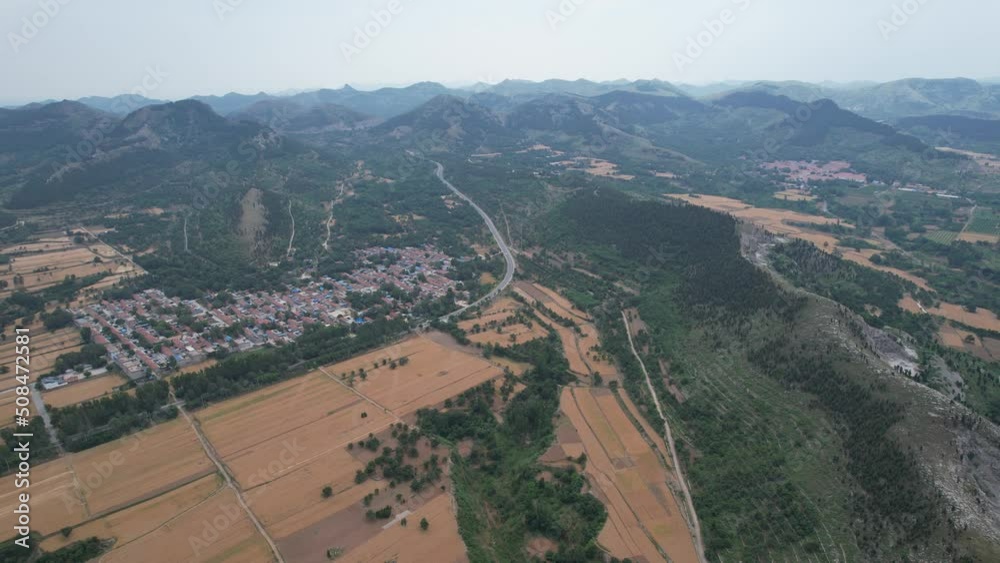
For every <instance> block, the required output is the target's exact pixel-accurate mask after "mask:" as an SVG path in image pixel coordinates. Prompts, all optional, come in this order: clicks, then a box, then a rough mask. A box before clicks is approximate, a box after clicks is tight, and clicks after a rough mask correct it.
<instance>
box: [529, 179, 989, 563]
mask: <svg viewBox="0 0 1000 563" xmlns="http://www.w3.org/2000/svg"><path fill="white" fill-rule="evenodd" d="M529 242H530V243H531V244H532V245H534V246H538V247H541V248H544V249H545V250H544V251H541V252H538V253H535V254H534V255H533V256H532V257H531V258H530V259H528V258H522V260H521V261H520V262H519V264H520V265H521V266H522V267H523V269H524V270H525V271H526V272H528V273H530V274H531V275H533V276H536V277H538V278H539V279H540V280H541V281H542V282H543V283H545V284H546V285H551V286H555V287H558V288H560V289H561V290H562V291H564V292H565V293H566V295H567V296H569V297H570V298H571V299H573V300H574V301H575V302H576V303H578V304H579V305H580V306H583V307H587V308H588V309H589V310H590V311H591V312H592V313H593V314H594V316H595V318H596V319H597V322H598V325H599V327H600V329H601V334H602V349H603V351H605V352H607V353H609V354H612V355H613V356H614V357H615V359H616V360H617V362H618V364H619V366H620V367H621V369H622V371H623V373H624V376H625V383H624V385H625V387H626V389H627V390H628V391H629V393H630V394H631V395H632V396H633V398H635V400H636V401H637V403H639V404H641V405H643V408H644V409H645V411H646V413H647V416H650V417H652V418H654V419H655V417H656V415H655V410H654V409H653V407H652V401H651V398H650V396H649V392H648V390H647V386H646V382H645V379H644V376H643V374H642V372H641V371H640V369H639V367H638V364H637V362H635V360H634V357H633V356H632V353H631V350H630V348H629V346H628V343H627V340H626V337H625V333H624V329H623V325H622V312H623V311H626V313H627V314H628V315H630V316H632V318H634V319H636V320H638V319H641V323H642V324H641V325H639V326H642V327H643V328H641V329H640V330H639V331H638V333H637V334H636V336H635V340H636V345H637V347H638V348H639V350H640V354H641V355H643V356H644V362H645V364H646V366H647V367H648V368H649V369H650V372H651V375H652V376H653V380H652V384H653V386H654V388H655V389H656V393H657V395H658V397H659V399H660V401H661V402H662V403H663V404H664V405H665V408H666V411H667V418H668V419H669V422H670V424H671V428H672V430H673V433H674V436H675V437H678V436H679V438H678V439H677V442H678V446H677V447H678V451H679V452H680V456H681V458H682V460H685V461H684V465H685V466H686V467H685V472H686V474H687V475H689V479H690V481H691V490H692V496H693V499H694V503H695V508H696V510H697V513H698V516H699V519H700V521H701V523H702V531H703V535H704V541H705V546H706V550H707V556H708V558H709V560H711V561H716V560H722V561H757V560H771V559H774V560H784V559H785V558H786V557H787V558H789V559H794V558H795V557H799V558H800V559H801V558H802V557H803V556H812V557H817V556H818V557H820V558H822V554H823V553H838V560H848V561H862V560H865V561H892V560H907V558H916V559H917V560H922V561H975V560H983V561H986V560H990V559H989V557H991V556H993V555H995V554H992V553H989V552H988V550H987V551H982V549H984V547H983V546H984V545H988V544H987V543H984V542H983V541H982V540H983V538H984V537H988V536H989V534H991V533H994V530H993V528H992V526H993V524H992V523H991V522H992V520H990V519H989V518H983V517H982V515H981V514H980V509H979V508H970V507H974V506H977V500H976V499H977V498H978V499H979V502H982V498H984V495H985V497H986V498H988V497H989V495H990V494H992V493H991V489H990V485H976V484H975V483H974V482H966V481H963V482H965V483H966V484H965V485H964V488H962V487H959V488H956V487H953V486H951V484H950V483H946V482H944V481H941V480H940V479H941V478H942V477H941V475H943V473H941V472H944V473H947V472H948V471H954V472H956V473H957V474H959V475H965V474H966V471H967V470H969V467H968V466H966V465H964V464H963V462H962V461H961V460H955V459H954V455H953V452H952V454H951V455H949V454H948V453H946V452H948V451H949V450H948V449H949V448H954V444H953V442H952V440H958V441H959V442H963V443H964V441H968V440H972V441H974V442H976V443H979V444H981V445H983V444H988V443H989V441H990V440H991V439H992V438H990V436H992V434H990V433H989V432H988V430H989V428H992V427H989V426H988V423H986V422H985V421H978V419H976V417H974V416H971V417H970V416H969V414H968V411H967V410H964V409H962V408H961V407H959V408H955V407H954V406H948V403H947V401H941V400H939V397H937V396H936V395H935V394H934V392H933V391H931V390H930V389H928V388H926V387H922V386H919V385H914V384H913V383H912V381H910V380H909V379H908V378H906V377H905V376H903V375H900V374H898V373H894V372H893V371H892V370H891V369H889V368H888V367H887V366H885V364H882V363H880V361H879V360H878V358H877V357H876V356H875V355H874V354H873V353H872V352H871V351H870V348H869V346H870V345H869V344H868V341H867V340H866V339H865V337H864V334H866V330H869V329H866V328H864V325H863V324H862V321H861V320H860V319H859V317H857V316H856V315H854V314H853V313H852V312H851V311H850V310H849V309H847V308H846V307H842V306H839V305H837V304H835V303H833V302H831V301H829V300H824V299H819V298H816V297H812V296H809V295H808V294H805V293H803V292H798V291H792V290H790V289H785V287H786V286H785V285H784V284H783V283H780V282H778V281H777V279H776V278H774V277H772V274H769V273H767V272H765V271H763V270H761V269H758V268H757V267H755V266H754V265H752V264H751V263H750V262H748V261H747V260H745V259H744V258H743V257H742V256H741V255H740V236H739V232H738V225H737V224H736V222H735V220H734V219H732V218H731V217H729V216H726V215H722V214H718V213H714V212H710V211H706V210H704V209H701V208H697V207H693V206H684V205H671V204H666V203H662V202H659V201H651V200H640V199H635V198H633V197H631V196H628V195H624V194H621V193H618V192H615V191H613V190H609V189H601V190H597V191H593V190H586V191H580V192H577V194H576V195H574V196H571V197H570V198H569V199H568V200H567V201H565V202H563V203H562V204H560V205H558V206H557V208H556V209H555V210H553V211H551V212H550V213H549V214H548V215H545V216H543V217H540V218H539V219H538V220H537V221H535V230H534V232H533V239H532V240H530V241H529ZM581 270H582V271H584V272H586V274H583V273H580V272H581ZM595 276H596V277H595ZM930 412H934V413H935V415H934V416H931V415H929V414H928V413H930ZM984 425H985V426H984ZM914 429H919V432H916V431H914ZM930 436H934V438H930ZM983 447H984V448H985V449H982V450H981V451H980V453H981V454H983V455H986V456H987V458H989V459H992V458H990V457H989V456H992V455H994V453H995V449H990V448H991V447H992V446H983ZM942 456H943V457H942ZM942 460H945V461H942ZM984 557H986V558H985V559H984Z"/></svg>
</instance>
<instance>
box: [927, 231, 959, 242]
mask: <svg viewBox="0 0 1000 563" xmlns="http://www.w3.org/2000/svg"><path fill="white" fill-rule="evenodd" d="M958 235H959V233H956V232H953V231H933V232H930V233H927V234H925V235H924V238H925V239H927V240H932V241H934V242H936V243H939V244H951V243H953V242H955V239H957V238H958Z"/></svg>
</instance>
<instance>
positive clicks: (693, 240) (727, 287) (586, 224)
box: [544, 190, 787, 312]
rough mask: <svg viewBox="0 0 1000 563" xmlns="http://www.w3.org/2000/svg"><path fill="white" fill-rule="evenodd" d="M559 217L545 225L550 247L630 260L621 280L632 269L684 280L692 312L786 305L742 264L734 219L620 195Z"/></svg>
mask: <svg viewBox="0 0 1000 563" xmlns="http://www.w3.org/2000/svg"><path fill="white" fill-rule="evenodd" d="M559 213H560V215H561V218H562V219H563V220H552V221H545V222H544V223H545V224H546V225H547V226H546V227H544V228H545V229H546V231H547V232H546V233H545V236H546V237H547V239H548V242H547V244H546V247H547V248H551V249H553V250H560V249H562V250H568V249H570V248H572V247H574V246H579V244H580V243H581V242H582V243H584V244H589V245H595V246H605V247H611V248H613V249H615V250H616V251H617V252H618V253H620V254H621V256H622V257H623V258H624V260H625V261H624V262H622V263H621V264H620V267H621V268H622V270H621V271H619V272H618V274H619V275H620V276H621V277H622V278H623V279H627V278H629V277H631V276H633V275H635V274H636V273H642V271H643V270H639V272H636V271H635V269H634V265H635V264H639V265H640V266H641V268H644V269H645V271H646V272H647V273H648V272H650V271H654V270H655V271H661V270H670V271H674V272H676V273H678V274H682V275H680V276H679V278H680V287H681V288H682V292H683V295H684V296H685V298H686V299H687V302H688V303H689V304H691V305H692V306H699V307H709V306H722V307H727V308H730V309H733V310H739V311H744V312H748V311H755V310H757V309H759V308H771V307H774V308H782V307H784V306H785V305H786V304H787V303H786V300H785V297H784V296H783V295H782V294H781V292H780V291H778V289H777V287H776V286H775V285H774V283H773V282H772V280H771V279H770V277H769V276H768V275H767V274H765V273H764V272H762V271H760V270H758V269H757V268H755V267H753V265H751V264H750V263H749V262H747V261H745V260H743V259H742V258H741V257H740V242H739V237H738V236H737V232H736V222H735V220H734V219H733V218H731V217H729V216H725V215H721V214H719V213H715V212H712V211H709V210H707V209H703V208H700V207H686V206H677V205H664V204H658V203H650V202H638V201H636V200H634V199H632V197H631V196H628V195H626V194H623V193H621V192H618V191H615V190H600V191H597V192H596V193H592V194H588V195H583V196H580V197H575V198H572V199H570V200H569V201H568V202H566V203H565V205H564V207H563V208H562V209H561V210H560V212H559ZM553 244H554V245H555V246H554V247H553V246H552V245H553Z"/></svg>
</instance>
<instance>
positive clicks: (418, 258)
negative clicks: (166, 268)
mask: <svg viewBox="0 0 1000 563" xmlns="http://www.w3.org/2000/svg"><path fill="white" fill-rule="evenodd" d="M356 256H357V258H358V259H359V261H360V264H361V267H359V268H358V269H356V270H354V271H352V272H351V273H350V274H347V275H345V276H343V277H342V278H340V279H334V278H330V277H320V278H317V279H313V278H312V277H311V276H309V275H303V276H302V278H301V279H300V283H299V284H297V285H296V286H295V287H286V288H285V289H284V290H282V291H258V292H248V291H243V292H224V293H218V294H208V295H206V296H205V297H204V298H202V299H181V298H179V297H171V296H168V295H166V294H164V293H163V292H162V291H160V290H158V289H147V290H144V291H142V292H140V293H137V294H135V295H133V296H132V297H131V298H128V299H118V300H107V299H106V300H102V301H100V302H97V303H92V304H90V305H87V306H85V307H83V308H81V309H76V310H74V311H72V312H73V314H74V317H75V322H76V324H77V326H79V327H81V328H89V329H90V330H91V335H92V339H93V342H94V343H96V344H100V345H102V346H104V347H105V349H106V350H107V352H108V360H109V363H113V364H115V365H116V366H118V368H119V369H120V370H121V371H122V373H124V374H125V375H126V376H128V377H129V378H131V379H136V380H138V379H142V378H145V377H148V376H149V375H150V374H157V373H162V372H166V371H170V370H173V369H175V368H179V367H185V366H189V365H193V364H197V363H200V362H203V361H205V360H206V359H208V358H210V357H212V356H213V354H214V353H216V352H220V351H225V352H241V351H247V350H251V349H253V348H256V347H259V346H264V345H281V344H286V343H289V342H292V341H294V340H295V339H296V338H298V337H299V336H301V335H302V333H303V332H304V330H305V329H306V327H307V326H308V325H310V324H313V323H320V324H322V325H324V326H330V325H335V324H349V323H363V322H366V319H365V318H364V317H363V316H362V315H361V314H360V313H359V312H356V311H354V310H353V309H352V308H351V304H350V300H349V297H350V296H351V294H375V293H378V292H380V291H381V289H382V288H384V287H386V286H394V287H396V288H398V289H400V290H402V291H404V292H406V293H407V294H409V295H414V294H418V295H419V296H420V299H429V298H439V297H441V296H443V295H445V294H446V293H448V292H449V291H454V290H455V286H456V282H455V280H453V279H450V278H449V277H448V273H449V270H451V265H452V259H451V258H450V257H449V256H447V255H446V254H444V253H442V252H440V251H439V250H437V249H435V248H433V247H431V246H425V247H419V248H416V247H407V248H392V247H376V248H367V249H364V250H360V251H358V252H357V253H356ZM379 297H380V302H381V303H384V304H385V305H386V306H387V309H388V310H389V311H390V312H389V315H390V316H393V317H394V316H398V315H402V314H406V313H407V312H408V310H407V308H406V307H407V306H406V304H405V303H403V302H400V301H397V300H396V299H394V298H393V297H392V296H391V295H389V294H388V293H387V292H382V295H380V296H379ZM64 375H65V374H64Z"/></svg>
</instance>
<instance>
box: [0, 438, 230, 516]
mask: <svg viewBox="0 0 1000 563" xmlns="http://www.w3.org/2000/svg"><path fill="white" fill-rule="evenodd" d="M214 471H215V466H214V465H212V463H211V461H209V459H208V457H207V456H205V453H204V452H203V451H202V449H201V446H200V444H199V443H198V441H197V438H196V437H195V434H194V432H193V431H192V430H191V428H190V427H189V426H188V425H187V424H186V423H184V422H183V421H179V420H175V421H171V422H167V423H164V424H160V425H159V426H156V427H154V428H152V429H150V430H146V431H143V432H140V433H138V434H133V435H131V436H128V437H126V438H123V439H121V440H116V441H114V442H109V443H107V444H102V445H100V446H97V447H95V448H91V449H89V450H86V451H84V452H81V453H77V454H71V455H68V456H65V457H62V458H59V459H57V460H54V461H50V462H47V463H44V464H42V465H39V466H37V467H35V468H33V469H32V485H33V487H32V497H31V500H32V524H33V526H34V529H35V530H36V531H38V532H40V533H42V534H43V535H45V534H51V533H54V532H56V531H58V530H59V529H60V528H62V527H64V526H72V525H76V524H79V523H81V522H83V521H85V520H88V519H90V518H94V517H98V516H101V515H102V514H105V513H110V512H115V511H118V510H122V509H124V508H127V507H129V506H131V505H133V504H136V503H139V502H142V501H145V500H148V499H151V498H154V497H157V496H159V495H162V494H164V493H166V492H169V491H172V490H174V489H176V488H178V487H180V486H183V485H186V484H188V483H190V482H192V481H195V480H197V479H199V478H201V477H203V476H205V475H208V474H210V473H213V472H214ZM13 485H14V480H13V479H4V480H3V481H0V524H2V525H4V526H8V527H9V526H10V525H13V524H12V522H13V520H12V517H13V514H12V513H11V510H10V508H11V507H12V506H13V502H14V499H15V496H14V495H15V493H16V492H17V490H16V489H14V486H13Z"/></svg>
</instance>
